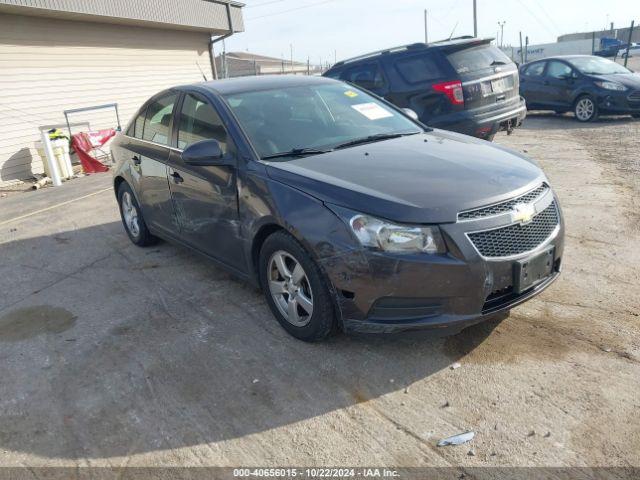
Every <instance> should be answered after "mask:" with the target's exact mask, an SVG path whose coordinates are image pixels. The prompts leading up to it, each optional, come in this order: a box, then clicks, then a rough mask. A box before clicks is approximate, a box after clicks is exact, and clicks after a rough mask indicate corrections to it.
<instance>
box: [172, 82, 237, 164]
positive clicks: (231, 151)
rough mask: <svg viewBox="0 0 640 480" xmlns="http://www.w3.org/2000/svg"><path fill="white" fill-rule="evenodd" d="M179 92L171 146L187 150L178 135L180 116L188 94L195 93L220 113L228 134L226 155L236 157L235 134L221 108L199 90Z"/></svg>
mask: <svg viewBox="0 0 640 480" xmlns="http://www.w3.org/2000/svg"><path fill="white" fill-rule="evenodd" d="M179 93H180V99H179V101H178V103H177V104H176V105H177V107H178V108H177V109H175V110H174V112H173V118H172V126H173V129H172V131H171V148H172V149H173V150H176V151H178V152H184V150H185V149H184V148H180V147H179V146H178V136H179V135H178V134H179V132H180V116H181V115H182V107H183V106H184V102H185V100H186V98H187V96H188V95H193V96H194V97H195V98H197V99H198V100H199V101H201V102H203V103H206V104H207V105H209V106H210V107H211V108H213V111H214V112H216V115H218V118H219V119H220V122H221V123H222V128H224V131H225V133H226V134H227V151H226V152H225V154H224V157H225V158H226V157H229V156H233V157H235V156H236V153H235V152H236V151H237V149H236V143H235V140H234V138H233V135H232V134H231V131H230V129H229V126H228V125H227V123H226V122H225V120H224V116H223V115H221V113H220V109H219V108H218V107H216V105H215V103H214V102H212V101H211V100H210V99H209V98H207V96H206V95H205V94H203V93H202V92H200V91H198V90H182V91H180V92H179Z"/></svg>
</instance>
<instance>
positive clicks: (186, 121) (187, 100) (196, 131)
mask: <svg viewBox="0 0 640 480" xmlns="http://www.w3.org/2000/svg"><path fill="white" fill-rule="evenodd" d="M201 140H217V141H218V143H220V148H221V149H222V152H223V153H226V152H227V131H226V130H225V128H224V124H223V123H222V120H221V119H220V116H219V115H218V113H217V112H216V111H215V109H214V108H213V107H212V106H211V105H210V104H208V103H207V102H205V101H203V100H201V99H199V98H198V97H196V96H194V95H193V94H191V93H189V94H187V95H186V96H185V97H184V102H183V104H182V112H180V127H179V129H178V148H180V149H182V150H184V149H185V148H187V147H188V146H189V145H191V144H193V143H196V142H199V141H201Z"/></svg>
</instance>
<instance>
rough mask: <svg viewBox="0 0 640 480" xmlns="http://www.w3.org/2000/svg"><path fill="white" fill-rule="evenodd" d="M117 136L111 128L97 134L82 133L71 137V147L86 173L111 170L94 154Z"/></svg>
mask: <svg viewBox="0 0 640 480" xmlns="http://www.w3.org/2000/svg"><path fill="white" fill-rule="evenodd" d="M115 134H116V131H115V130H114V129H112V128H111V129H108V130H98V131H96V132H81V133H76V134H74V135H72V136H71V145H72V146H73V149H74V150H75V151H76V153H77V154H78V158H79V159H80V163H81V164H82V170H84V173H98V172H106V171H107V170H109V167H107V166H106V165H104V164H103V163H102V162H100V161H99V160H97V159H96V158H95V157H94V156H93V155H92V152H93V151H94V149H96V148H99V147H101V146H102V145H104V144H105V143H107V141H109V139H110V138H111V137H114V136H115Z"/></svg>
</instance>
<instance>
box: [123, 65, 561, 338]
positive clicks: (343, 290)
mask: <svg viewBox="0 0 640 480" xmlns="http://www.w3.org/2000/svg"><path fill="white" fill-rule="evenodd" d="M112 153H113V156H114V158H115V159H116V161H117V167H116V169H115V179H114V187H115V191H116V195H117V198H118V202H119V205H120V211H121V213H122V219H123V223H124V226H125V229H126V231H127V234H128V235H129V237H130V238H131V240H132V241H133V242H134V243H135V244H136V245H139V246H147V245H150V244H152V243H153V242H155V241H156V240H157V238H163V239H167V240H169V241H172V242H177V243H180V244H183V245H185V246H187V247H189V248H191V249H193V250H196V251H198V252H200V253H202V254H204V255H205V256H207V257H209V258H210V259H212V260H214V261H216V262H218V263H219V264H220V265H222V266H223V267H225V268H227V269H228V270H230V271H231V272H233V273H235V274H236V275H238V276H239V277H242V278H244V279H246V280H247V281H249V282H252V283H254V284H255V285H257V286H260V287H261V288H262V290H263V291H264V293H265V297H266V299H267V302H268V304H269V306H270V308H271V310H272V311H273V314H274V315H275V317H276V318H277V320H278V321H279V322H280V324H281V325H282V326H283V327H284V328H285V329H286V330H287V331H288V332H289V333H291V334H292V335H293V336H295V337H297V338H299V339H302V340H307V341H313V340H319V339H322V338H324V337H326V336H327V335H329V334H330V333H332V332H335V331H338V330H345V331H360V332H396V331H402V330H411V329H418V328H442V327H449V328H450V331H452V332H455V331H457V330H460V329H462V328H464V327H465V326H467V325H470V324H473V323H476V322H478V321H481V320H483V319H485V318H487V317H488V316H490V315H493V314H496V313H498V312H502V311H507V310H509V309H510V308H512V307H514V306H516V305H518V304H519V303H522V302H523V301H525V300H527V299H529V298H531V297H533V296H534V295H536V294H538V293H540V292H541V291H542V290H544V289H545V288H546V287H547V286H549V285H550V284H551V283H552V282H553V281H554V280H555V279H556V278H557V277H558V275H559V272H560V263H561V257H562V251H563V221H562V214H561V211H560V206H559V204H558V201H557V199H556V197H555V195H554V193H553V191H552V189H551V187H550V185H549V181H548V180H547V178H546V177H545V175H544V173H543V172H542V170H540V168H539V167H538V166H537V165H536V163H535V162H533V161H532V160H530V159H528V158H526V157H524V156H523V155H521V154H519V153H516V152H513V151H510V150H507V149H504V148H501V147H497V146H495V145H492V144H490V143H488V142H485V141H482V140H477V139H474V138H471V137H467V136H464V135H459V134H454V133H449V132H444V131H438V130H432V129H430V128H427V127H426V126H424V125H422V124H420V123H419V122H416V121H414V120H413V119H412V118H411V115H410V114H409V112H404V111H402V110H399V109H397V108H396V107H394V106H392V105H391V104H389V103H387V102H385V101H384V100H381V99H379V98H377V97H374V96H372V95H370V94H368V93H366V92H364V91H362V90H359V89H357V88H355V87H353V86H351V85H347V84H344V83H341V82H338V81H335V80H331V79H326V78H311V77H273V78H267V77H262V78H247V79H236V80H226V81H219V82H211V83H203V84H199V85H190V86H183V87H177V88H172V89H169V90H167V91H164V92H162V93H160V94H158V95H156V96H154V97H153V98H151V99H150V100H149V101H148V102H147V103H146V104H145V105H143V107H142V108H141V109H140V110H139V112H138V113H137V114H136V115H134V117H133V120H132V121H131V124H130V125H129V126H128V127H127V129H126V130H125V131H124V132H122V133H121V134H119V135H118V136H117V138H116V139H115V141H114V144H113V147H112Z"/></svg>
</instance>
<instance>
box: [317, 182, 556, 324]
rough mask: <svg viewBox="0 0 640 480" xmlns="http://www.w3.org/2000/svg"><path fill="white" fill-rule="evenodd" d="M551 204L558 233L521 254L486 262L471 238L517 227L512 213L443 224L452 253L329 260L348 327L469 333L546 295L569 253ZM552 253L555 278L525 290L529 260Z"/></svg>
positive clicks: (360, 253)
mask: <svg viewBox="0 0 640 480" xmlns="http://www.w3.org/2000/svg"><path fill="white" fill-rule="evenodd" d="M551 195H552V194H551ZM541 202H542V201H541ZM549 202H552V203H553V205H555V207H556V208H557V220H556V221H557V225H556V226H555V227H554V229H553V231H552V233H551V234H550V235H548V236H547V237H546V238H544V240H541V241H540V243H539V244H537V245H536V246H535V247H534V248H532V249H529V250H527V251H523V252H522V253H518V254H515V255H510V256H502V257H498V256H493V257H486V256H484V255H482V254H481V253H480V251H479V250H478V248H477V246H476V245H475V244H474V243H473V241H472V240H471V237H470V234H471V235H473V234H474V233H479V232H480V233H485V232H490V231H491V232H492V231H494V230H498V229H504V228H506V227H512V226H514V224H513V223H511V221H508V222H507V223H504V220H505V217H504V216H502V218H500V217H501V216H500V215H498V216H496V215H493V216H492V217H487V218H483V219H479V220H472V221H458V222H457V223H455V224H446V225H441V226H440V229H441V231H442V234H443V236H444V238H445V239H446V243H447V248H448V251H449V253H448V254H446V255H421V254H416V255H393V254H386V253H381V252H374V251H370V250H364V249H363V250H355V251H352V252H349V253H344V254H342V255H339V256H336V257H330V258H326V259H324V260H322V266H323V269H324V271H325V272H327V274H328V276H329V278H330V280H331V282H332V283H333V285H334V286H335V287H336V295H337V299H338V306H339V311H340V314H341V318H342V324H343V328H344V330H345V331H347V332H362V333H394V332H401V331H406V330H417V329H448V330H451V331H455V330H461V329H463V328H465V327H467V326H469V325H472V324H474V323H478V322H482V321H483V320H485V319H487V318H489V317H491V316H493V315H496V314H498V313H500V312H504V311H508V310H509V309H511V308H513V307H515V306H517V305H519V304H521V303H523V302H525V301H527V300H529V299H530V298H532V297H534V296H535V295H537V294H539V293H540V292H542V291H543V290H545V289H546V288H547V287H548V286H549V285H551V284H552V283H553V282H554V281H555V280H556V279H557V278H558V276H559V274H560V268H561V263H562V254H563V250H564V224H563V220H562V214H561V211H560V207H559V205H557V200H555V199H554V200H550V198H546V202H545V205H546V206H544V208H545V209H546V208H547V206H549V205H551V203H549ZM538 211H539V212H542V210H538ZM507 216H508V214H507ZM533 226H534V224H532V227H533ZM536 228H537V227H536ZM545 255H546V259H545V261H548V263H547V265H549V267H548V271H547V273H545V275H544V276H542V277H541V278H540V279H539V280H537V281H536V282H535V283H533V284H531V285H530V286H529V287H519V286H518V282H519V281H521V280H520V277H521V273H519V272H520V271H521V269H522V265H523V263H525V262H527V263H528V262H531V263H532V264H533V263H534V262H533V260H532V259H538V258H541V257H542V256H545Z"/></svg>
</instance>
